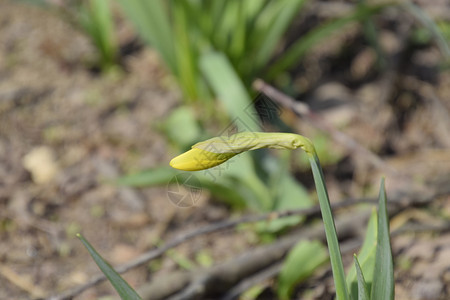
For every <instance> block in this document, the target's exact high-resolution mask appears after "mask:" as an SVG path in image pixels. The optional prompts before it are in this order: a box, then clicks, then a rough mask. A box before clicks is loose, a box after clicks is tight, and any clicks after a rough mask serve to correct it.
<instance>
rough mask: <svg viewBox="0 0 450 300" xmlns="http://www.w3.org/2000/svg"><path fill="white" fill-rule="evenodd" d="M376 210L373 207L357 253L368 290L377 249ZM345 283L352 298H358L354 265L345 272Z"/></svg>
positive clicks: (370, 285)
mask: <svg viewBox="0 0 450 300" xmlns="http://www.w3.org/2000/svg"><path fill="white" fill-rule="evenodd" d="M377 218H378V215H377V211H376V209H375V208H374V209H373V210H372V214H371V216H370V219H369V223H368V225H367V230H366V235H365V238H364V242H363V245H362V247H361V250H360V251H359V254H358V262H359V263H360V267H361V269H362V272H363V273H364V278H365V281H366V284H367V288H368V289H369V290H370V288H371V287H372V281H373V270H374V268H375V254H376V250H377V235H378V234H377V233H378V226H377ZM347 285H348V288H349V290H350V294H351V295H352V299H358V280H357V277H356V269H355V265H352V267H351V268H350V270H349V271H348V274H347Z"/></svg>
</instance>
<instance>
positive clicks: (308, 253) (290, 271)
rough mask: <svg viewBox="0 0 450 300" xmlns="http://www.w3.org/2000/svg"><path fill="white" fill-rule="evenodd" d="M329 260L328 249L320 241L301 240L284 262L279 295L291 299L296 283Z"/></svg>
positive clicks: (281, 297)
mask: <svg viewBox="0 0 450 300" xmlns="http://www.w3.org/2000/svg"><path fill="white" fill-rule="evenodd" d="M327 260H328V255H327V250H326V249H325V247H324V246H323V245H322V244H321V243H320V242H318V241H300V242H299V243H297V245H295V246H294V247H293V248H292V250H291V251H289V254H288V255H287V257H286V259H285V260H284V262H283V267H282V269H281V271H280V276H279V278H278V288H277V294H278V297H279V298H280V299H282V300H287V299H291V294H292V290H293V288H294V287H295V285H296V284H298V283H300V282H301V281H302V280H304V279H306V278H308V277H309V276H310V275H311V274H312V273H313V272H314V271H315V270H316V269H317V267H319V266H320V265H322V264H323V263H324V262H326V261H327Z"/></svg>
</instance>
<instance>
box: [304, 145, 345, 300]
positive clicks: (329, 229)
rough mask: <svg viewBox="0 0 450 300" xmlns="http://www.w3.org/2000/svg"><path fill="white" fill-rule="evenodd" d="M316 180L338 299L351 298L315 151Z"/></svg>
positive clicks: (314, 168) (311, 156)
mask: <svg viewBox="0 0 450 300" xmlns="http://www.w3.org/2000/svg"><path fill="white" fill-rule="evenodd" d="M308 157H309V162H310V164H311V169H312V173H313V176H314V182H315V184H316V189H317V196H318V198H319V204H320V210H321V212H322V219H323V224H324V227H325V236H326V238H327V243H328V250H329V252H330V261H331V270H332V272H333V278H334V284H335V286H336V297H337V299H338V300H348V299H349V298H350V296H349V293H348V289H347V284H346V282H345V273H344V266H343V264H342V257H341V250H340V248H339V241H338V237H337V233H336V227H335V225H334V219H333V214H332V212H331V206H330V200H329V199H328V192H327V188H326V186H325V179H324V176H323V173H322V168H321V166H320V162H319V158H318V157H317V155H316V154H315V153H308Z"/></svg>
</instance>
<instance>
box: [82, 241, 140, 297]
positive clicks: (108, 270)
mask: <svg viewBox="0 0 450 300" xmlns="http://www.w3.org/2000/svg"><path fill="white" fill-rule="evenodd" d="M77 237H78V238H79V239H80V240H81V242H82V243H83V244H84V246H85V247H86V249H87V250H88V251H89V254H90V255H91V256H92V258H93V259H94V261H95V263H96V264H97V266H98V267H99V268H100V270H101V271H102V272H103V274H105V276H106V278H108V280H109V281H110V282H111V284H112V285H113V287H114V288H115V289H116V291H117V293H118V294H119V295H120V298H121V299H124V300H135V299H136V300H139V299H142V298H141V297H139V295H138V294H137V293H136V292H135V291H134V290H133V288H132V287H131V286H130V285H129V284H128V283H127V282H126V281H125V280H124V279H123V278H122V277H121V276H120V275H119V273H117V272H116V271H115V270H114V268H113V267H111V265H110V264H108V263H107V262H106V261H105V260H104V259H103V258H102V257H101V256H100V254H98V252H97V251H96V250H95V249H94V247H92V245H91V244H89V242H88V241H87V240H86V239H85V238H84V237H83V236H82V235H81V234H79V233H78V234H77Z"/></svg>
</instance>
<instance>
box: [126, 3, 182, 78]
mask: <svg viewBox="0 0 450 300" xmlns="http://www.w3.org/2000/svg"><path fill="white" fill-rule="evenodd" d="M117 1H118V2H119V4H120V5H121V7H122V9H123V10H124V12H125V14H126V15H127V16H128V17H129V19H130V20H131V21H132V22H133V23H134V25H135V27H136V28H137V30H138V32H139V33H140V35H141V36H142V37H143V39H144V40H145V41H146V42H147V43H149V44H150V45H151V46H152V47H154V48H156V50H157V51H158V53H159V55H160V56H161V57H162V58H163V60H164V62H165V64H166V65H167V67H168V68H169V69H170V70H171V71H172V73H173V74H175V75H177V74H178V71H179V70H178V66H177V64H176V60H175V49H174V45H173V42H174V39H173V37H174V33H173V30H172V28H171V26H170V22H169V18H168V13H167V11H166V10H165V9H164V7H163V3H162V1H161V0H152V1H145V0H117Z"/></svg>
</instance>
